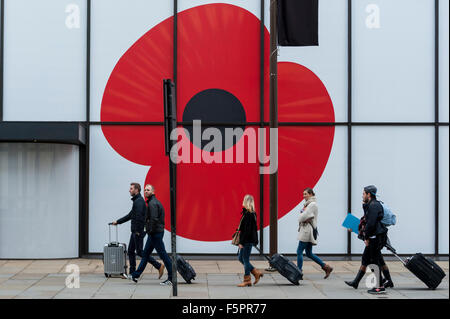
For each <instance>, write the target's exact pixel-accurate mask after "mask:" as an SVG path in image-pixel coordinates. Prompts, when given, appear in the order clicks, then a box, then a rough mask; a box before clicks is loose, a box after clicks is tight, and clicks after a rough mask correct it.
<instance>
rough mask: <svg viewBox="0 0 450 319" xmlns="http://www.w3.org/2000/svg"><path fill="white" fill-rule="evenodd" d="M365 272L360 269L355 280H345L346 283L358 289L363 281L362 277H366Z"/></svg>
mask: <svg viewBox="0 0 450 319" xmlns="http://www.w3.org/2000/svg"><path fill="white" fill-rule="evenodd" d="M365 274H366V273H365V272H364V271H362V270H361V269H360V270H359V271H358V273H357V274H356V277H355V279H354V280H353V281H345V283H346V284H347V285H349V286H350V287H353V288H355V289H358V285H359V282H360V281H361V279H362V278H363V277H364V275H365Z"/></svg>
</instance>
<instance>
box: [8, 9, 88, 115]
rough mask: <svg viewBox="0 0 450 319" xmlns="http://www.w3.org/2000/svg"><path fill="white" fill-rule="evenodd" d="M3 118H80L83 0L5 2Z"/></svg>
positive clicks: (83, 89) (83, 77)
mask: <svg viewBox="0 0 450 319" xmlns="http://www.w3.org/2000/svg"><path fill="white" fill-rule="evenodd" d="M4 45H5V56H4V59H5V60H4V65H5V74H4V92H5V93H4V120H6V121H84V120H85V118H86V114H85V113H86V85H85V83H86V1H83V0H70V1H69V0H63V1H62V0H42V1H35V0H6V1H5V44H4Z"/></svg>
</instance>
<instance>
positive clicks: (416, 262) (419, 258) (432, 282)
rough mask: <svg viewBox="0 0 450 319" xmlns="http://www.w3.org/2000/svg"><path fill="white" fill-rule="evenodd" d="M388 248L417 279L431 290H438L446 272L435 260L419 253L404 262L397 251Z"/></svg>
mask: <svg viewBox="0 0 450 319" xmlns="http://www.w3.org/2000/svg"><path fill="white" fill-rule="evenodd" d="M386 248H387V249H388V250H390V251H391V252H392V253H393V254H394V255H395V256H396V257H397V258H398V259H400V261H401V262H402V263H403V265H405V267H406V268H407V269H408V270H409V271H411V272H412V273H413V274H414V275H415V276H416V277H417V278H419V279H420V280H421V281H423V282H424V283H425V285H427V286H428V288H430V289H433V290H434V289H436V288H437V287H438V286H439V285H440V283H441V281H442V279H443V278H444V277H445V272H444V271H443V270H442V268H441V267H439V266H438V265H437V264H436V263H435V262H434V261H433V260H431V259H430V258H427V257H425V256H424V255H422V254H421V253H417V254H415V255H414V256H412V257H409V258H406V260H403V259H402V258H401V257H400V256H398V255H397V252H396V250H395V249H394V248H393V247H392V246H391V245H390V243H387V244H386Z"/></svg>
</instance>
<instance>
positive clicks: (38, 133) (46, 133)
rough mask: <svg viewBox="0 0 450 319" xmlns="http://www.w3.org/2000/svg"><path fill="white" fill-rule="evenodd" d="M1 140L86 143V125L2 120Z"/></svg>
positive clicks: (0, 123) (0, 126)
mask: <svg viewBox="0 0 450 319" xmlns="http://www.w3.org/2000/svg"><path fill="white" fill-rule="evenodd" d="M0 142H24V143H25V142H35V143H62V144H76V145H85V144H86V127H85V126H84V125H83V124H80V123H72V122H70V123H61V122H58V123H52V122H0Z"/></svg>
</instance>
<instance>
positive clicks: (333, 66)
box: [267, 0, 348, 122]
mask: <svg viewBox="0 0 450 319" xmlns="http://www.w3.org/2000/svg"><path fill="white" fill-rule="evenodd" d="M267 10H268V9H267ZM278 61H289V62H295V63H298V64H301V65H303V66H305V67H307V68H308V69H310V70H311V71H312V72H314V73H315V74H316V75H317V76H318V77H319V78H320V80H322V82H323V84H324V85H325V87H326V89H327V91H328V93H329V95H330V97H331V100H332V102H333V107H334V113H335V120H336V121H337V122H345V121H347V67H348V63H347V1H345V0H321V1H319V46H309V47H279V57H278ZM279 112H281V113H280V116H283V114H282V112H283V110H281V109H280V111H279Z"/></svg>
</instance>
